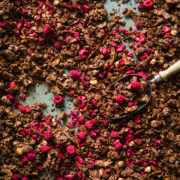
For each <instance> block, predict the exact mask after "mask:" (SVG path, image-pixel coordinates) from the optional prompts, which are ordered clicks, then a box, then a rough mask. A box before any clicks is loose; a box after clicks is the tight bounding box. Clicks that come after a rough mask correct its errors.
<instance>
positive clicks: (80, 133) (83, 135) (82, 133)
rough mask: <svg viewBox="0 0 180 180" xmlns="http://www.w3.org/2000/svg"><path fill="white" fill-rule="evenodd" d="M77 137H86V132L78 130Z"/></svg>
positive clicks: (82, 138)
mask: <svg viewBox="0 0 180 180" xmlns="http://www.w3.org/2000/svg"><path fill="white" fill-rule="evenodd" d="M78 137H79V138H80V139H81V140H84V139H86V133H85V132H79V133H78Z"/></svg>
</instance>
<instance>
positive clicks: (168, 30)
mask: <svg viewBox="0 0 180 180" xmlns="http://www.w3.org/2000/svg"><path fill="white" fill-rule="evenodd" d="M163 31H164V32H165V33H169V32H171V28H170V27H168V26H163Z"/></svg>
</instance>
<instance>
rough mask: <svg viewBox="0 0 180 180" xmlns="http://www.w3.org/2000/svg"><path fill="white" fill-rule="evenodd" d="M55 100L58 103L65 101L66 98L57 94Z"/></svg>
mask: <svg viewBox="0 0 180 180" xmlns="http://www.w3.org/2000/svg"><path fill="white" fill-rule="evenodd" d="M53 101H54V102H55V103H56V104H62V103H63V102H64V98H63V97H62V96H59V95H57V96H55V97H54V99H53Z"/></svg>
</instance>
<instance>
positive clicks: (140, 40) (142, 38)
mask: <svg viewBox="0 0 180 180" xmlns="http://www.w3.org/2000/svg"><path fill="white" fill-rule="evenodd" d="M136 41H137V42H141V43H144V42H145V41H146V36H145V35H144V33H141V34H140V37H139V38H138V37H137V38H136Z"/></svg>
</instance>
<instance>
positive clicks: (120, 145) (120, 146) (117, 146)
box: [114, 143, 122, 151]
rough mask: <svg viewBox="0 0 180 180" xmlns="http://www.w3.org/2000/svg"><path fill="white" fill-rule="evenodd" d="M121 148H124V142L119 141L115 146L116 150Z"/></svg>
mask: <svg viewBox="0 0 180 180" xmlns="http://www.w3.org/2000/svg"><path fill="white" fill-rule="evenodd" d="M121 148H122V144H121V143H117V144H116V145H115V146H114V149H115V150H116V151H118V150H121Z"/></svg>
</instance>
